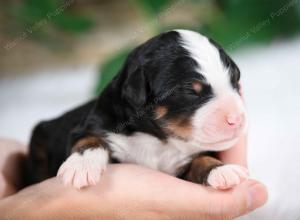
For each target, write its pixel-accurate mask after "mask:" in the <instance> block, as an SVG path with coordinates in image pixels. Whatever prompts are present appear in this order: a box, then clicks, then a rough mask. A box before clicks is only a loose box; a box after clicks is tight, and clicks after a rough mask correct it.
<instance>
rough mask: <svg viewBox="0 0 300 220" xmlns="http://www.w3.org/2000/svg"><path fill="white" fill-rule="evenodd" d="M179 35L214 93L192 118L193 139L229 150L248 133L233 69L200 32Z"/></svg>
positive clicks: (213, 147) (202, 144)
mask: <svg viewBox="0 0 300 220" xmlns="http://www.w3.org/2000/svg"><path fill="white" fill-rule="evenodd" d="M177 32H179V34H180V36H181V38H182V46H183V47H184V48H185V49H186V50H187V51H189V53H190V54H191V57H192V58H193V59H194V60H195V61H196V62H197V63H198V64H199V67H198V70H197V71H198V72H199V74H200V73H201V74H202V75H203V76H204V77H205V78H206V81H207V83H208V84H209V85H210V86H211V88H212V90H213V93H214V98H212V99H211V100H210V101H209V102H208V103H206V104H204V105H203V106H202V107H201V108H200V109H198V110H197V111H196V112H195V114H194V116H193V118H192V125H193V127H194V129H193V134H192V138H193V139H194V140H196V141H197V142H199V143H201V147H202V148H205V149H206V150H224V149H227V148H229V147H231V146H232V145H234V144H235V143H236V141H237V139H238V136H239V135H240V134H241V133H242V132H243V131H244V130H245V127H246V115H245V108H244V104H243V101H242V99H241V97H240V96H239V94H238V93H237V92H236V91H235V90H234V89H233V88H232V86H231V83H230V74H229V72H228V71H229V69H228V68H227V67H225V66H224V64H223V62H222V60H221V58H220V54H219V50H218V49H217V48H216V47H215V46H214V45H213V44H212V43H210V42H209V40H208V39H207V38H206V37H205V36H203V35H201V34H199V33H196V32H193V31H188V30H177Z"/></svg>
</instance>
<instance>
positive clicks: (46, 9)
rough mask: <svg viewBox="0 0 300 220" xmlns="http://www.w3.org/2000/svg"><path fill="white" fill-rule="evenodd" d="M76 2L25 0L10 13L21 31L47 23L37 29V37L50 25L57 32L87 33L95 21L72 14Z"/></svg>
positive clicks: (73, 0) (72, 0) (10, 10)
mask: <svg viewBox="0 0 300 220" xmlns="http://www.w3.org/2000/svg"><path fill="white" fill-rule="evenodd" d="M74 2H75V0H69V1H60V0H24V1H23V2H22V3H21V4H20V5H15V6H12V7H11V8H10V9H9V12H10V15H11V16H12V18H13V19H14V21H15V23H16V25H17V26H19V29H26V28H28V27H33V26H34V25H37V24H38V23H39V22H42V21H45V22H44V23H45V24H47V25H41V26H40V27H39V28H37V29H36V30H35V33H34V34H35V35H40V34H39V32H43V29H45V28H46V27H47V26H48V25H52V26H53V28H54V30H56V31H59V30H60V31H67V32H70V33H81V32H85V31H87V30H88V29H90V28H91V27H92V26H93V21H92V20H91V19H90V18H89V17H86V16H82V15H79V14H75V13H72V12H70V8H71V7H72V4H74ZM41 35H42V36H44V35H43V34H41ZM45 37H46V36H45Z"/></svg>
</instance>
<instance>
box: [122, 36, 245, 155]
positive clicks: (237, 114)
mask: <svg viewBox="0 0 300 220" xmlns="http://www.w3.org/2000/svg"><path fill="white" fill-rule="evenodd" d="M124 69H125V71H123V72H124V74H123V76H122V77H123V79H122V80H123V81H124V83H123V85H122V92H121V96H122V98H123V99H124V100H126V102H127V103H129V104H130V105H131V106H132V108H133V109H136V110H141V109H143V108H144V109H145V108H149V106H151V109H153V118H154V120H155V122H157V124H158V125H159V126H160V127H161V129H162V131H164V132H165V133H166V134H167V135H170V136H175V137H178V138H181V139H184V140H187V141H195V142H197V143H198V144H199V146H200V147H201V148H202V149H205V150H211V151H214V150H215V151H218V150H223V149H226V148H228V147H231V146H232V145H233V144H234V143H236V142H237V140H238V137H239V136H240V135H241V133H242V132H243V131H244V130H245V127H246V114H245V108H244V104H243V101H242V98H241V95H240V85H239V80H240V71H239V69H238V67H237V66H236V64H235V63H234V62H233V61H232V60H231V58H230V57H229V56H228V55H227V54H226V53H225V52H224V50H223V49H222V48H221V47H219V46H218V45H217V44H216V43H215V42H213V41H212V40H210V39H208V38H207V37H205V36H203V35H201V34H199V33H196V32H192V31H188V30H175V31H170V32H167V33H163V34H161V35H159V36H157V37H155V38H152V39H150V40H149V41H147V42H146V43H145V44H143V45H141V46H140V47H138V48H136V49H135V50H134V51H133V52H132V53H131V55H130V56H129V57H128V59H127V62H126V64H125V66H124Z"/></svg>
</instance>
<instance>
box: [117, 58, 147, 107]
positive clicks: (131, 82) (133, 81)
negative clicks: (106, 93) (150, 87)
mask: <svg viewBox="0 0 300 220" xmlns="http://www.w3.org/2000/svg"><path fill="white" fill-rule="evenodd" d="M125 69H126V70H125V71H126V78H125V81H124V84H123V87H122V98H123V99H125V100H126V101H127V102H128V103H129V104H130V105H131V107H133V108H134V109H135V110H138V109H139V108H141V107H142V106H143V105H144V104H145V103H146V100H147V85H146V77H145V74H144V71H143V68H142V66H141V65H140V64H139V63H137V62H130V64H127V65H126V68H125Z"/></svg>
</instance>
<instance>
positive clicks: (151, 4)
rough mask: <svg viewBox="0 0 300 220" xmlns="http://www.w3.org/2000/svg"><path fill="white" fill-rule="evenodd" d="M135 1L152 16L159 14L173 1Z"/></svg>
mask: <svg viewBox="0 0 300 220" xmlns="http://www.w3.org/2000/svg"><path fill="white" fill-rule="evenodd" d="M134 2H135V3H136V4H138V5H139V6H140V7H141V9H142V10H144V11H145V12H146V13H147V14H148V15H149V16H150V17H153V16H156V15H158V13H159V12H161V11H162V10H163V9H164V8H165V7H166V6H168V5H170V4H171V3H172V1H171V0H151V1H149V0H135V1H134Z"/></svg>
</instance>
